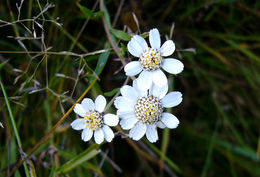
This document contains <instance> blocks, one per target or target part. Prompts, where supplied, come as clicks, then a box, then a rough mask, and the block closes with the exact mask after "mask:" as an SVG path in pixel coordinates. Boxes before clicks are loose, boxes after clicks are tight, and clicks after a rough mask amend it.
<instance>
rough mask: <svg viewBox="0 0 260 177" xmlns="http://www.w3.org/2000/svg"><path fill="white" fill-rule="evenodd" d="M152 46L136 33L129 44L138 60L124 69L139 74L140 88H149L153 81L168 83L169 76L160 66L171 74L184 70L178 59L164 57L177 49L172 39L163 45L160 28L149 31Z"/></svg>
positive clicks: (162, 83) (161, 84) (160, 85)
mask: <svg viewBox="0 0 260 177" xmlns="http://www.w3.org/2000/svg"><path fill="white" fill-rule="evenodd" d="M149 41H150V44H151V47H148V45H147V43H146V41H145V39H144V38H142V37H141V36H139V35H134V36H133V37H132V39H131V40H130V42H129V43H128V44H127V49H128V51H129V52H130V53H131V54H132V55H133V56H135V57H138V58H139V60H138V61H132V62H130V63H128V64H127V65H126V66H125V67H124V70H125V72H126V75H128V76H135V75H137V74H139V73H140V72H141V73H140V75H139V77H138V78H139V79H138V82H137V84H138V85H139V87H140V88H143V89H148V88H150V87H151V84H152V82H154V84H156V85H157V86H159V87H162V86H163V85H165V84H166V83H167V77H166V76H165V74H164V73H163V72H162V70H161V69H160V68H163V69H164V70H165V71H167V72H169V73H171V74H178V73H180V72H182V70H183V67H184V66H183V64H182V62H180V61H179V60H177V59H173V58H164V57H167V56H170V55H172V54H173V52H174V51H175V44H174V43H173V41H172V40H167V41H166V42H164V44H163V45H162V46H161V38H160V33H159V31H158V29H156V28H154V29H152V30H150V32H149Z"/></svg>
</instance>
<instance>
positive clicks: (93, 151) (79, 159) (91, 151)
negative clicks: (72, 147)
mask: <svg viewBox="0 0 260 177" xmlns="http://www.w3.org/2000/svg"><path fill="white" fill-rule="evenodd" d="M98 146H99V145H97V144H94V145H92V146H90V147H89V148H88V149H87V150H85V151H83V152H82V153H80V154H79V155H77V156H76V157H74V158H73V159H71V160H69V161H68V162H66V163H65V164H63V165H62V166H61V167H59V168H58V169H57V170H56V172H57V173H66V172H68V171H70V170H72V169H73V168H75V167H77V166H79V165H81V164H82V163H84V162H86V161H88V160H89V159H91V158H92V157H94V156H96V155H97V154H98V153H99V151H98V150H97V148H98Z"/></svg>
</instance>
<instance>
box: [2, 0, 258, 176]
mask: <svg viewBox="0 0 260 177" xmlns="http://www.w3.org/2000/svg"><path fill="white" fill-rule="evenodd" d="M47 2H49V3H47ZM50 2H52V3H54V4H50ZM102 2H104V0H101V1H80V2H79V1H78V2H76V1H70V0H63V1H39V0H36V1H33V0H28V1H18V0H16V1H3V2H1V3H0V32H1V33H0V34H1V39H0V46H1V49H0V74H1V86H2V88H1V91H0V93H1V95H0V105H1V106H0V111H1V116H0V117H1V118H0V122H1V123H2V124H3V127H4V128H2V127H0V140H1V145H0V159H1V165H0V177H5V176H8V174H9V175H10V174H11V173H13V174H12V175H13V176H17V177H20V176H26V174H27V176H28V173H31V174H33V175H34V176H38V177H45V176H50V177H54V176H73V177H74V176H75V177H80V176H84V177H85V176H98V175H99V176H115V177H117V176H120V177H121V176H123V177H126V176H151V177H155V176H160V177H164V176H165V177H166V176H186V177H194V176H195V177H197V176H202V177H206V176H212V177H219V176H231V177H244V176H253V177H258V176H260V171H259V169H260V159H259V157H260V136H259V127H260V109H259V107H260V101H259V97H260V53H259V48H260V31H259V29H260V24H259V20H260V15H259V8H260V1H252V2H251V1H250V2H249V1H240V0H216V1H171V0H167V1H164V2H163V3H158V2H156V1H147V0H140V1H134V2H135V3H133V2H132V1H115V0H112V1H105V2H104V4H103V6H102ZM16 3H17V6H16ZM120 3H122V4H120ZM54 5H55V6H54ZM17 7H18V8H17ZM19 7H21V8H20V10H19ZM132 12H133V13H134V14H135V16H136V17H137V20H138V21H135V20H136V19H134V18H133V14H132ZM137 22H138V23H137ZM172 24H174V26H173V25H172ZM105 27H107V28H108V29H106V28H105ZM138 27H139V28H140V29H138ZM151 28H158V29H159V31H160V32H161V39H162V44H163V42H164V41H166V40H168V39H172V40H173V41H174V42H175V44H176V51H175V52H174V54H173V55H172V56H170V57H172V58H177V59H180V60H181V61H182V62H183V63H184V65H185V69H184V71H183V72H182V73H181V74H179V75H177V76H175V75H168V76H171V77H169V86H170V87H169V88H170V91H171V90H176V91H181V92H182V93H183V95H184V99H183V103H182V104H181V105H180V106H178V107H176V108H174V109H172V110H168V111H169V112H172V113H173V114H175V115H176V116H177V117H178V119H179V120H180V124H179V126H178V127H177V128H176V129H174V130H169V129H164V130H161V129H158V135H159V137H160V139H159V141H158V142H157V143H155V144H151V143H149V142H147V141H146V138H145V137H144V138H143V139H142V140H140V141H138V142H134V141H131V140H130V139H129V138H128V137H127V136H126V135H125V134H122V130H121V129H120V127H119V126H117V127H115V128H113V131H114V132H116V137H115V139H114V141H113V142H112V143H107V142H105V143H104V144H102V145H100V146H97V145H95V144H94V145H93V141H92V142H83V141H82V140H81V133H80V132H78V131H75V130H73V129H72V128H71V126H70V124H71V122H72V121H73V120H75V118H76V116H75V114H74V113H73V111H72V112H71V113H70V114H69V115H66V112H67V111H68V110H69V109H70V108H71V107H72V105H73V103H75V102H76V100H77V99H78V98H79V97H80V96H81V95H82V94H83V92H84V91H85V90H86V89H87V90H89V89H90V88H91V89H90V91H89V92H87V95H86V97H89V98H95V97H96V96H97V95H98V94H103V93H104V95H105V96H106V98H107V102H108V105H109V106H108V107H107V110H109V111H110V112H116V110H115V108H114V106H113V99H114V96H115V95H117V94H118V93H119V91H120V87H121V86H122V84H123V83H124V81H125V78H126V76H125V73H124V71H123V67H122V63H121V62H120V61H121V60H123V61H125V62H126V63H127V62H129V61H131V60H137V58H135V57H133V56H131V54H129V52H128V51H127V43H128V41H129V40H130V39H131V37H132V36H133V35H134V34H139V35H141V36H142V37H144V38H145V39H146V41H147V42H149V37H148V35H149V34H148V32H149V30H150V29H151ZM111 41H112V42H111ZM114 47H115V48H116V49H117V51H115V50H114ZM190 51H196V53H194V52H190ZM118 53H119V56H118ZM96 80H97V82H95V81H96ZM127 84H130V85H131V84H132V81H131V79H130V81H129V82H128V83H127ZM3 88H4V89H3ZM63 115H66V116H65V117H66V118H65V119H64V120H62V121H61V122H60V124H58V126H57V128H56V130H55V131H53V132H51V134H50V135H49V136H48V137H46V134H47V133H48V132H49V131H50V130H51V129H52V128H53V127H54V126H55V124H56V123H57V122H59V121H60V120H61V118H62V116H63ZM125 133H128V132H127V131H125ZM43 137H46V139H45V140H44V141H43V143H42V144H41V145H40V146H39V147H37V148H36V151H35V152H34V153H33V155H32V156H31V157H32V158H30V159H29V160H28V161H26V163H20V166H19V167H18V165H17V164H19V160H20V159H21V158H22V157H21V154H20V148H19V146H21V147H22V149H23V151H24V153H26V154H27V155H28V154H29V152H31V150H32V149H33V148H34V147H35V145H36V144H37V143H39V142H40V141H41V139H42V138H43ZM16 138H18V140H17V141H16ZM19 139H20V140H19ZM18 142H19V143H18ZM19 144H20V145H19ZM23 164H24V165H25V167H24V166H23ZM129 164H130V165H129ZM26 166H28V168H27V167H26ZM24 169H25V170H24Z"/></svg>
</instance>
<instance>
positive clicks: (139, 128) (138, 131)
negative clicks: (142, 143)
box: [129, 122, 146, 141]
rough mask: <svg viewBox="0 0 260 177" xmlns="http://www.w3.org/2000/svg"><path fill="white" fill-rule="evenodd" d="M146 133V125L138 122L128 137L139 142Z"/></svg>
mask: <svg viewBox="0 0 260 177" xmlns="http://www.w3.org/2000/svg"><path fill="white" fill-rule="evenodd" d="M145 132H146V125H145V124H143V123H142V122H138V123H137V124H136V125H135V126H134V128H132V129H131V130H130V132H129V137H130V138H132V139H133V140H136V141H138V140H140V139H141V138H142V137H143V136H144V134H145Z"/></svg>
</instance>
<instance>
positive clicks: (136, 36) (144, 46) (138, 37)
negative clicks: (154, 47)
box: [133, 35, 148, 51]
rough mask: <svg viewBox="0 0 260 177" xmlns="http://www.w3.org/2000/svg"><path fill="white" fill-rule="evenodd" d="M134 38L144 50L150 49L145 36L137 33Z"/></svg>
mask: <svg viewBox="0 0 260 177" xmlns="http://www.w3.org/2000/svg"><path fill="white" fill-rule="evenodd" d="M133 39H134V40H135V41H136V42H137V43H138V44H139V45H140V46H141V47H142V49H143V51H146V50H147V49H148V45H147V43H146V41H145V39H144V38H142V37H141V36H139V35H135V36H134V37H133Z"/></svg>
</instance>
